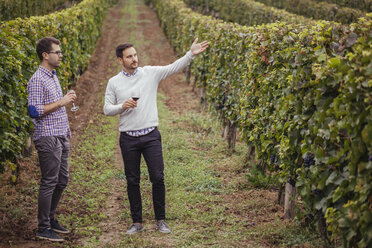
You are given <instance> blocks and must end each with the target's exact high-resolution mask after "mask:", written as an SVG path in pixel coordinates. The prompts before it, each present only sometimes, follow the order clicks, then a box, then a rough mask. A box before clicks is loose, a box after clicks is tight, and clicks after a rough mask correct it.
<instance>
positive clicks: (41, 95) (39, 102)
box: [27, 66, 71, 140]
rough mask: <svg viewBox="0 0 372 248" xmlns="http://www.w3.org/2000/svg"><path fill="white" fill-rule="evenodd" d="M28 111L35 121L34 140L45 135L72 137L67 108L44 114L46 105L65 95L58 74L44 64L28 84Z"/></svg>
mask: <svg viewBox="0 0 372 248" xmlns="http://www.w3.org/2000/svg"><path fill="white" fill-rule="evenodd" d="M27 91H28V112H29V114H30V116H31V117H32V121H33V123H34V140H37V139H39V138H40V137H43V136H58V137H70V136H71V131H70V127H69V123H68V118H67V113H66V108H65V107H64V106H63V107H60V108H58V109H57V110H56V111H54V112H51V113H49V114H47V115H44V105H48V104H51V103H54V102H56V101H58V100H59V99H61V98H62V97H63V94H62V89H61V85H60V84H59V81H58V78H57V76H56V71H55V70H53V71H52V72H51V71H49V70H48V69H46V68H45V67H43V66H39V68H38V69H37V71H36V72H35V73H34V75H33V76H32V77H31V79H30V81H29V82H28V85H27Z"/></svg>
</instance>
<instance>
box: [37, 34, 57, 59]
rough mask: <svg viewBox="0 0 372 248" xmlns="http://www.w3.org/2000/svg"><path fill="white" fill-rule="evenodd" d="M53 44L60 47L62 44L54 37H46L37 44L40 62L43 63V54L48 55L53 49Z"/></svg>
mask: <svg viewBox="0 0 372 248" xmlns="http://www.w3.org/2000/svg"><path fill="white" fill-rule="evenodd" d="M52 43H54V44H56V45H59V44H61V42H60V41H59V40H58V39H56V38H54V37H44V38H42V39H40V40H39V41H38V42H37V44H36V53H37V56H39V59H40V61H43V53H44V52H45V53H48V52H50V50H51V49H52Z"/></svg>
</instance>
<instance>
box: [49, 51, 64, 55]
mask: <svg viewBox="0 0 372 248" xmlns="http://www.w3.org/2000/svg"><path fill="white" fill-rule="evenodd" d="M47 53H48V54H49V53H54V54H57V55H58V56H61V55H62V51H55V52H47Z"/></svg>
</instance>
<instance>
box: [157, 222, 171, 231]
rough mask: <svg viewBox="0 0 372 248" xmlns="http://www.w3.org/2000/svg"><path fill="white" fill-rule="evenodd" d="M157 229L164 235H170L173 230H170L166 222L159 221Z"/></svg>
mask: <svg viewBox="0 0 372 248" xmlns="http://www.w3.org/2000/svg"><path fill="white" fill-rule="evenodd" d="M156 229H158V230H159V232H162V233H170V232H171V230H170V229H169V226H168V225H167V223H165V221H164V220H157V221H156Z"/></svg>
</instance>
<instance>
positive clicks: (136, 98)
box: [132, 88, 141, 101]
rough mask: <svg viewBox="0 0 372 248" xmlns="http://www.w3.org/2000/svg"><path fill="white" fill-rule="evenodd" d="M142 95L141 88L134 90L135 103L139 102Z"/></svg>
mask: <svg viewBox="0 0 372 248" xmlns="http://www.w3.org/2000/svg"><path fill="white" fill-rule="evenodd" d="M140 94H141V92H140V89H139V88H136V89H134V90H133V92H132V99H133V100H134V101H138V99H139V98H140Z"/></svg>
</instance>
